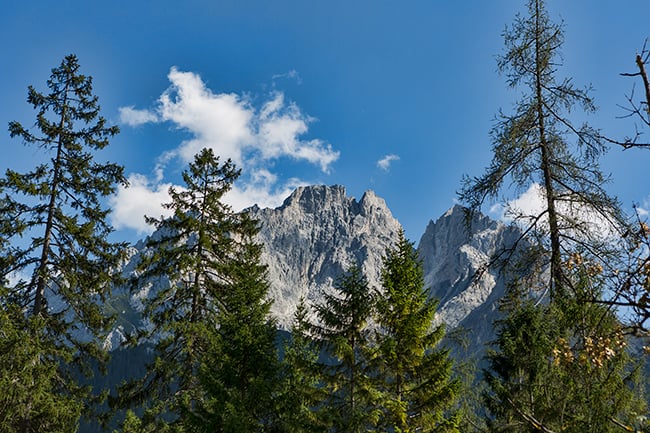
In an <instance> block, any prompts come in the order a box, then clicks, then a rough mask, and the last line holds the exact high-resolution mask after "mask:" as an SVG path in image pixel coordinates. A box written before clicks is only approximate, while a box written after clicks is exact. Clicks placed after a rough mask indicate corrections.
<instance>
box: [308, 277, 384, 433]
mask: <svg viewBox="0 0 650 433" xmlns="http://www.w3.org/2000/svg"><path fill="white" fill-rule="evenodd" d="M315 310H316V316H317V324H316V325H314V326H313V330H314V331H313V332H314V333H315V335H316V337H317V338H318V340H319V342H320V344H321V346H322V348H323V350H324V352H325V353H326V354H327V355H329V356H331V357H333V361H331V362H327V363H325V364H323V365H322V366H321V368H322V369H323V383H324V386H325V389H326V392H327V394H328V398H327V399H326V401H325V407H326V408H327V409H326V411H327V413H324V414H323V415H324V416H325V417H326V419H327V420H328V421H329V422H331V428H333V429H334V431H337V432H350V433H353V432H366V431H368V429H369V428H371V427H373V426H374V425H375V424H376V423H377V421H378V416H379V412H378V410H377V407H376V405H375V402H376V399H377V393H376V391H375V389H374V385H373V380H372V374H371V371H370V359H371V357H372V348H371V346H370V330H369V327H368V322H369V320H370V319H371V317H372V314H373V311H374V296H373V293H372V291H371V290H370V288H369V286H368V281H367V280H366V278H365V276H364V275H363V273H362V272H361V269H360V268H359V267H358V266H353V267H351V268H350V269H348V271H347V272H346V273H345V274H344V275H343V276H341V277H340V278H339V279H338V280H337V281H336V283H335V285H334V291H333V293H326V294H325V295H324V300H323V302H322V303H321V304H318V305H316V306H315Z"/></svg>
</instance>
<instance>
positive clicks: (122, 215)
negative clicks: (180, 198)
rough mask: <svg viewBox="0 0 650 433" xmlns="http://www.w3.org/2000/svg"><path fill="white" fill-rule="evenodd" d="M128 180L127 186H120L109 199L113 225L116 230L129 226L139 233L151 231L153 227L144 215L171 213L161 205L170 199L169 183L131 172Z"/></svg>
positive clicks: (156, 215) (168, 214) (167, 214)
mask: <svg viewBox="0 0 650 433" xmlns="http://www.w3.org/2000/svg"><path fill="white" fill-rule="evenodd" d="M128 180H129V187H128V188H125V187H123V186H120V187H119V188H118V190H117V193H116V194H115V195H114V196H113V197H111V200H110V205H111V207H112V208H113V212H112V213H111V219H112V221H111V222H112V224H113V227H115V228H116V229H118V230H119V229H121V228H131V229H134V230H136V231H137V232H138V233H140V234H145V233H147V234H148V233H151V232H152V231H153V227H151V226H150V225H148V224H147V223H146V222H145V220H144V216H145V215H147V216H151V217H155V218H160V217H161V216H164V217H166V216H170V215H171V212H170V210H169V209H165V208H163V206H162V204H163V203H168V202H169V201H170V198H169V192H168V191H169V187H170V186H171V184H169V183H159V182H151V181H149V180H148V179H147V178H146V177H145V176H143V175H141V174H131V175H130V176H129V178H128Z"/></svg>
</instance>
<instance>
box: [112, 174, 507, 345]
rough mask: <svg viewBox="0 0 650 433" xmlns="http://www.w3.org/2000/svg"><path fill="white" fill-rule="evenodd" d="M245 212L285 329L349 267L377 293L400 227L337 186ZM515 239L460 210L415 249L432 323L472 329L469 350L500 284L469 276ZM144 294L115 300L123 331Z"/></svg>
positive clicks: (385, 211)
mask: <svg viewBox="0 0 650 433" xmlns="http://www.w3.org/2000/svg"><path fill="white" fill-rule="evenodd" d="M248 211H249V212H250V213H251V215H252V216H253V217H254V218H255V219H257V220H258V221H259V222H260V233H259V237H258V241H259V242H260V243H262V244H263V245H264V249H263V254H262V260H263V262H264V263H265V264H267V265H268V268H269V280H270V286H271V289H270V293H269V295H270V297H271V298H272V299H273V301H274V303H273V307H272V313H273V315H274V316H275V317H276V319H277V321H278V323H279V325H280V326H281V327H282V328H283V329H288V328H289V327H290V324H291V321H292V319H293V314H294V312H295V309H296V306H297V304H298V303H299V301H300V299H301V298H305V300H306V301H307V302H308V303H314V302H318V301H319V300H320V299H322V294H323V291H325V290H327V289H329V288H331V287H332V286H333V284H334V283H335V281H336V279H337V278H338V277H339V276H340V275H342V274H343V273H344V272H345V270H346V269H347V268H349V267H350V266H351V265H354V264H358V265H359V266H361V268H362V270H363V271H364V273H365V275H366V276H367V278H368V281H369V283H370V285H371V286H373V287H379V286H380V270H381V265H382V260H383V256H384V254H385V252H386V249H387V248H389V247H392V246H393V245H394V244H395V242H396V241H397V237H398V233H399V231H400V229H401V225H400V223H399V222H398V221H397V220H396V219H395V218H394V217H393V215H392V213H391V212H390V210H389V208H388V206H387V205H386V202H385V201H384V200H383V199H381V198H379V197H377V195H375V193H374V192H372V191H368V192H366V193H365V194H364V195H363V196H362V197H361V199H360V200H356V199H355V198H353V197H348V196H347V195H346V192H345V188H344V187H342V186H308V187H300V188H298V189H296V190H295V191H294V192H293V193H292V194H291V196H289V197H288V198H287V199H286V200H285V201H284V203H283V204H282V206H280V207H278V208H276V209H260V208H258V207H253V208H251V209H249V210H248ZM468 223H469V224H468ZM518 235H519V232H518V231H517V230H516V229H514V228H512V227H507V226H505V225H503V224H502V223H499V222H496V221H494V220H491V219H490V218H488V217H486V216H483V215H474V216H473V218H472V219H471V221H468V220H467V218H466V213H465V211H464V209H463V208H462V207H460V206H454V207H453V208H451V209H450V210H449V211H447V212H446V213H445V214H444V215H443V216H442V217H440V218H439V219H438V220H437V221H435V222H433V221H431V222H430V223H429V225H428V226H427V228H426V231H425V233H424V234H423V235H422V238H421V239H420V242H419V246H418V251H419V254H420V258H421V259H422V261H423V266H424V274H425V283H426V285H427V287H430V288H431V293H432V295H433V296H435V297H436V298H438V299H439V300H440V305H439V309H438V315H437V319H436V320H437V322H440V323H446V324H447V325H448V328H455V327H458V326H462V327H464V328H468V329H470V330H472V332H471V335H472V340H476V341H473V344H480V343H481V342H484V341H485V339H486V338H488V337H489V335H491V334H490V331H489V330H490V329H491V328H492V326H491V325H492V320H493V319H494V317H495V310H496V302H497V301H498V299H499V298H500V297H501V296H502V295H503V293H504V287H505V285H504V282H503V280H502V278H500V277H499V275H498V274H497V273H495V272H493V271H490V272H485V273H483V274H482V277H481V278H480V279H478V280H476V281H474V280H475V279H474V276H475V273H476V271H477V270H478V269H479V268H480V267H481V266H483V265H484V264H485V263H486V262H487V261H488V260H489V258H490V257H491V256H492V255H493V254H494V253H495V252H497V251H498V250H499V249H500V248H502V247H504V246H509V245H511V244H512V242H514V240H515V239H516V238H517V236H518ZM154 236H155V234H154ZM143 248H144V242H140V243H138V244H137V245H136V246H135V247H134V248H133V249H132V258H131V260H130V261H128V262H127V263H125V265H124V271H125V272H126V273H127V274H128V273H129V272H133V263H135V262H136V261H137V256H138V254H139V252H140V251H142V249H143ZM143 296H146V293H145V292H142V291H141V292H140V293H137V294H134V295H130V305H126V304H127V302H124V297H125V294H123V295H121V297H120V298H119V299H121V301H120V304H119V305H120V307H119V308H120V309H121V310H122V311H121V312H122V317H123V318H125V320H123V321H122V324H123V325H124V327H126V326H130V325H131V326H133V325H135V323H136V321H137V320H136V318H137V311H138V310H139V308H140V305H141V303H140V299H141V298H142V297H143ZM126 319H128V320H126ZM122 330H123V329H119V330H116V332H114V333H113V335H112V340H111V341H110V342H107V343H109V347H112V348H115V347H117V346H118V342H119V340H120V339H121V335H120V334H121V332H122ZM475 330H476V332H475Z"/></svg>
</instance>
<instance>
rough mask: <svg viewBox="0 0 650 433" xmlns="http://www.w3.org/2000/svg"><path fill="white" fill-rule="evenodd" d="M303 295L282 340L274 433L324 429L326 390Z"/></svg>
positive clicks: (309, 431) (323, 430) (307, 432)
mask: <svg viewBox="0 0 650 433" xmlns="http://www.w3.org/2000/svg"><path fill="white" fill-rule="evenodd" d="M307 315H308V309H307V305H306V304H305V300H304V298H301V299H300V303H299V304H298V307H297V308H296V312H295V314H294V317H293V323H292V325H291V330H290V332H291V334H290V336H289V337H288V339H287V341H286V342H285V343H284V346H283V347H284V357H283V359H282V365H281V366H282V368H281V370H280V374H281V383H282V384H281V388H280V391H279V393H278V396H277V409H276V413H277V418H276V422H275V426H276V429H275V431H277V432H293V433H312V432H325V431H327V429H326V425H327V423H326V420H325V417H324V416H323V410H324V409H325V407H324V402H325V400H326V396H327V390H326V388H325V387H324V386H322V385H323V382H322V379H321V377H322V374H321V369H320V367H321V366H320V365H319V362H318V361H319V359H318V358H319V350H318V346H317V342H316V340H315V339H314V338H312V336H311V334H310V329H311V324H310V323H309V319H308V317H307Z"/></svg>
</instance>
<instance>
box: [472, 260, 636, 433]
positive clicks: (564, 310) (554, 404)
mask: <svg viewBox="0 0 650 433" xmlns="http://www.w3.org/2000/svg"><path fill="white" fill-rule="evenodd" d="M579 272H580V273H582V271H579ZM567 273H569V272H567ZM570 274H571V276H575V274H574V273H573V272H571V273H570ZM593 280H594V277H593V276H587V275H582V276H580V278H578V279H577V280H576V281H575V285H576V287H577V288H579V290H580V291H585V290H593V289H594V288H593V287H590V286H591V285H592V284H593ZM504 309H505V311H504V312H505V313H506V316H505V318H504V319H503V320H502V321H500V322H499V323H498V331H497V339H496V342H495V349H494V350H492V351H490V352H489V355H488V358H487V359H488V361H489V366H488V368H487V370H486V371H485V380H486V383H487V385H488V391H487V392H486V394H485V401H486V407H487V409H488V413H489V417H488V425H489V427H490V431H493V432H531V433H532V432H547V433H550V432H556V433H560V432H563V433H573V432H575V433H578V432H585V431H589V432H603V433H604V432H618V431H624V430H628V431H638V430H635V428H638V427H639V425H640V421H641V420H642V418H641V415H642V414H644V413H645V403H644V401H643V398H642V394H641V387H640V386H639V385H638V376H639V373H640V371H638V369H639V368H640V366H638V365H636V364H635V363H634V362H633V360H632V359H631V356H630V353H629V351H628V349H627V347H626V339H625V337H624V335H623V332H622V327H621V325H620V323H619V322H618V320H617V319H616V316H615V315H614V313H612V312H611V311H609V310H608V309H607V308H606V307H605V306H603V305H598V304H593V303H586V302H581V301H580V300H578V299H577V298H575V297H571V298H564V299H562V301H561V302H560V301H557V302H553V303H550V304H540V303H538V302H535V301H534V300H533V299H530V298H529V297H524V296H523V295H522V294H521V293H517V291H514V290H513V291H512V292H511V293H510V295H509V296H508V298H507V299H506V302H504ZM621 429H623V430H621Z"/></svg>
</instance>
